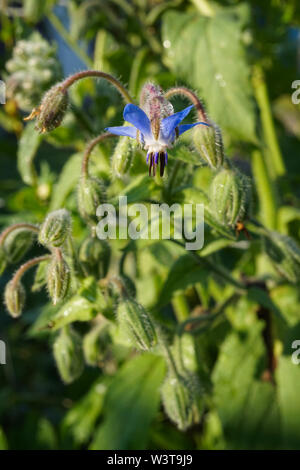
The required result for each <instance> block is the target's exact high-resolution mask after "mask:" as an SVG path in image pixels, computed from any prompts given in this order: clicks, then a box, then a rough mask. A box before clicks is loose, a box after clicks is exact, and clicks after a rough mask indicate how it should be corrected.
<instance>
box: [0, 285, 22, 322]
mask: <svg viewBox="0 0 300 470" xmlns="http://www.w3.org/2000/svg"><path fill="white" fill-rule="evenodd" d="M25 299H26V294H25V289H24V287H23V284H21V282H20V281H18V282H13V280H11V281H9V282H8V283H7V284H6V287H5V293H4V300H5V305H6V308H7V310H8V312H9V313H10V315H11V316H12V317H13V318H17V317H19V316H20V315H21V313H22V310H23V308H24V305H25Z"/></svg>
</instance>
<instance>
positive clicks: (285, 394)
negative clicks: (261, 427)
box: [276, 328, 300, 449]
mask: <svg viewBox="0 0 300 470" xmlns="http://www.w3.org/2000/svg"><path fill="white" fill-rule="evenodd" d="M296 338H299V328H298V337H296V336H295V339H296ZM290 346H291V345H290ZM290 352H291V354H292V352H294V350H293V349H291V348H290ZM276 378H277V388H278V401H279V405H280V416H281V423H282V434H283V446H284V447H283V448H284V449H299V441H300V422H299V414H300V402H299V384H300V367H299V365H297V364H293V363H292V360H291V356H290V355H289V356H282V357H281V358H280V359H279V364H278V367H277V370H276Z"/></svg>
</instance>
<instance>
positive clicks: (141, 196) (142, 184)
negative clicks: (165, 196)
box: [116, 175, 155, 204]
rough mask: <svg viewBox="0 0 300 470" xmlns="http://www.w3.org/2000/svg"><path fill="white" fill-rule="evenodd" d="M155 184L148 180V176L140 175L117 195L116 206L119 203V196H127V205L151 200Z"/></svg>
mask: <svg viewBox="0 0 300 470" xmlns="http://www.w3.org/2000/svg"><path fill="white" fill-rule="evenodd" d="M154 188H155V182H154V180H153V179H151V178H149V176H148V175H146V176H145V175H141V176H140V177H136V178H134V179H133V181H132V183H130V184H129V185H128V186H127V187H126V189H124V191H122V192H121V193H120V194H118V197H117V199H116V204H118V203H119V196H127V203H128V204H131V203H134V202H139V201H144V200H145V199H149V198H152V196H153V190H154Z"/></svg>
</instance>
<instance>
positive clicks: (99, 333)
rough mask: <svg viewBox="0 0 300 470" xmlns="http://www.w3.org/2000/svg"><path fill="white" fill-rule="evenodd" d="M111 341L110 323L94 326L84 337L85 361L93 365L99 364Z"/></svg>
mask: <svg viewBox="0 0 300 470" xmlns="http://www.w3.org/2000/svg"><path fill="white" fill-rule="evenodd" d="M110 342H111V339H110V335H109V327H108V324H107V323H105V324H102V323H101V324H99V325H96V326H94V327H93V328H92V329H91V330H90V331H89V332H88V333H87V334H86V335H85V336H84V338H83V353H84V358H85V362H86V363H87V364H88V365H90V366H93V367H95V366H99V365H100V363H101V361H102V360H103V359H104V357H105V353H106V350H107V346H108V345H109V344H110Z"/></svg>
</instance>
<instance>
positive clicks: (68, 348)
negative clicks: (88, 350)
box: [53, 326, 84, 384]
mask: <svg viewBox="0 0 300 470" xmlns="http://www.w3.org/2000/svg"><path fill="white" fill-rule="evenodd" d="M53 354H54V358H55V362H56V365H57V368H58V371H59V374H60V376H61V379H62V380H63V382H65V383H66V384H69V383H72V382H74V380H76V379H77V378H78V377H79V376H80V375H81V374H82V372H83V369H84V359H83V353H82V341H81V337H80V336H79V334H78V333H76V331H75V330H74V329H73V328H72V327H69V326H68V327H64V328H62V329H61V330H60V332H59V334H58V336H57V338H56V340H55V342H54V345H53Z"/></svg>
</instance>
